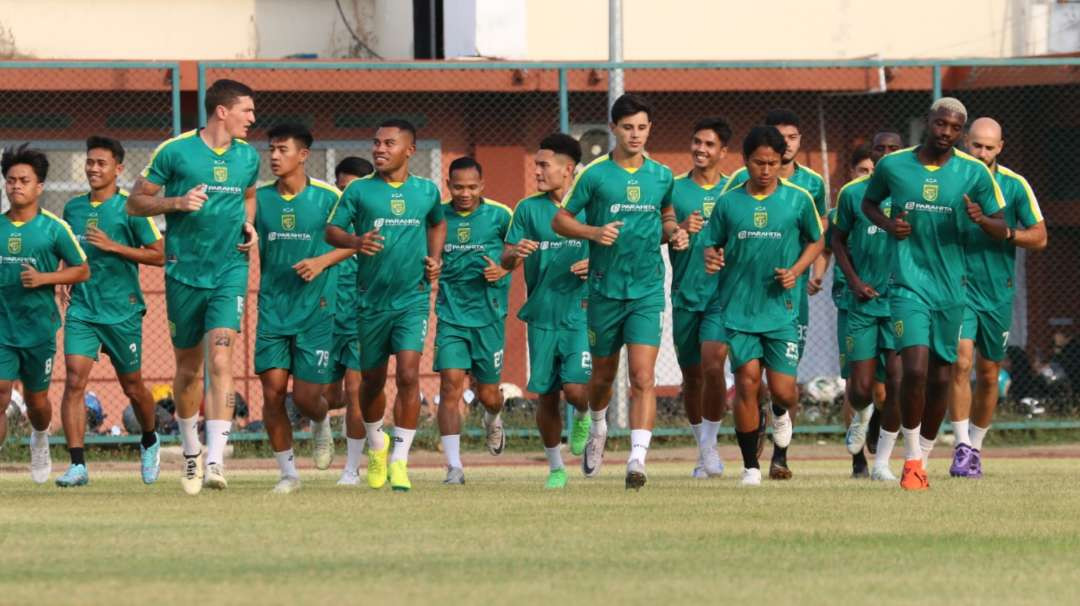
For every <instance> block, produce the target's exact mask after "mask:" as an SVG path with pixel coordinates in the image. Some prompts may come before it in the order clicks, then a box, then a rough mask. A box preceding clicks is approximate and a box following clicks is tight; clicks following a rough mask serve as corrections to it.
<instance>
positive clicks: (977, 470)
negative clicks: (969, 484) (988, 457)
mask: <svg viewBox="0 0 1080 606" xmlns="http://www.w3.org/2000/svg"><path fill="white" fill-rule="evenodd" d="M967 477H969V478H972V479H975V480H977V479H979V478H981V477H982V453H980V452H979V451H978V450H975V449H974V448H972V449H971V467H969V468H968V475H967Z"/></svg>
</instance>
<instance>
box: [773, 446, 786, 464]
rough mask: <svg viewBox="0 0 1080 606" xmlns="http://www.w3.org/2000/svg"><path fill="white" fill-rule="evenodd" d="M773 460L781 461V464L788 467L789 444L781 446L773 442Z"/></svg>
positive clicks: (774, 461)
mask: <svg viewBox="0 0 1080 606" xmlns="http://www.w3.org/2000/svg"><path fill="white" fill-rule="evenodd" d="M772 460H773V463H779V464H780V465H783V466H785V467H787V446H785V447H783V448H780V447H779V446H777V445H775V444H773V449H772Z"/></svg>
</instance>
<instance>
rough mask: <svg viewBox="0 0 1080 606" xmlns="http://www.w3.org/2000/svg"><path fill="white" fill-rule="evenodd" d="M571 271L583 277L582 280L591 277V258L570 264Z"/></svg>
mask: <svg viewBox="0 0 1080 606" xmlns="http://www.w3.org/2000/svg"><path fill="white" fill-rule="evenodd" d="M570 273H572V274H574V275H575V276H577V277H579V278H581V279H582V280H588V279H589V260H588V259H582V260H580V261H578V262H577V263H574V264H573V265H571V266H570Z"/></svg>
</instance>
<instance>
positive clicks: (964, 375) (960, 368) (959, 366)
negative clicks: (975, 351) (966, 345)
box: [953, 352, 971, 382]
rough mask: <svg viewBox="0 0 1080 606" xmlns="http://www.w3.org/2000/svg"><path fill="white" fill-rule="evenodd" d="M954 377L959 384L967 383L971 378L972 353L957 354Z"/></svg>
mask: <svg viewBox="0 0 1080 606" xmlns="http://www.w3.org/2000/svg"><path fill="white" fill-rule="evenodd" d="M953 376H954V377H956V381H957V382H961V381H965V382H966V381H967V380H968V378H969V377H970V376H971V353H970V352H966V353H960V352H957V354H956V362H954V363H953Z"/></svg>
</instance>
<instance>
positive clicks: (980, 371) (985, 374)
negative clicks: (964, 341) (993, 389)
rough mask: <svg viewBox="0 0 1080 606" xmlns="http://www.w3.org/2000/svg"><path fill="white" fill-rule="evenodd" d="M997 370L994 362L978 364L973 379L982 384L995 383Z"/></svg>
mask: <svg viewBox="0 0 1080 606" xmlns="http://www.w3.org/2000/svg"><path fill="white" fill-rule="evenodd" d="M998 372H999V371H998V367H997V365H996V364H979V367H978V368H976V369H975V380H976V381H977V382H978V383H980V384H982V385H990V384H996V383H997V381H998Z"/></svg>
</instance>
